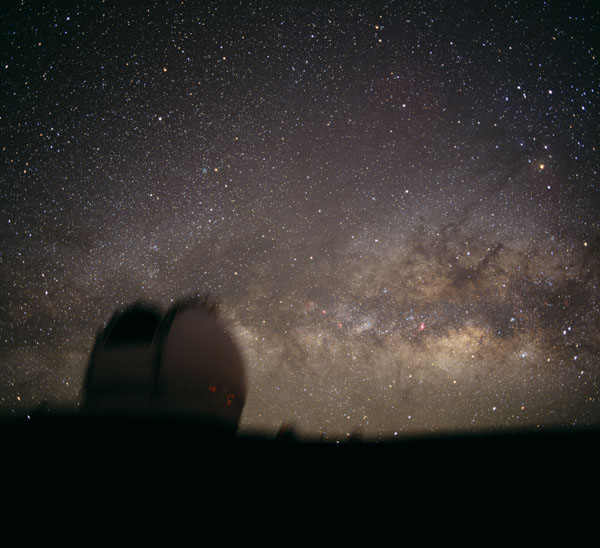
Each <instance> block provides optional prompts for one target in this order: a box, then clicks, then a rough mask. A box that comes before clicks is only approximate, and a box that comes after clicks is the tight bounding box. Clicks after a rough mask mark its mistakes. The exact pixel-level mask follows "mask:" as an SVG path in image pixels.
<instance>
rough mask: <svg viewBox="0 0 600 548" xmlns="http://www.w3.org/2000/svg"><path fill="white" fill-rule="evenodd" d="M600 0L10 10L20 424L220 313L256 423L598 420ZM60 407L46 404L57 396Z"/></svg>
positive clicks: (461, 428) (7, 119) (387, 429)
mask: <svg viewBox="0 0 600 548" xmlns="http://www.w3.org/2000/svg"><path fill="white" fill-rule="evenodd" d="M599 23H600V6H599V5H598V3H597V2H593V1H581V2H569V1H558V0H548V1H531V2H521V1H518V2H517V1H514V2H511V1H496V2H489V1H482V2H467V1H464V2H458V1H423V2H418V1H406V2H400V1H399V2H393V1H390V2H369V3H362V2H326V3H318V4H317V3H315V4H313V5H307V4H305V3H303V2H285V3H283V2H282V3H276V2H253V1H246V2H139V3H138V2H133V3H129V2H110V1H107V2H85V3H75V2H73V3H69V2H29V1H25V0H24V1H22V2H8V3H7V4H6V5H3V9H2V14H1V15H0V40H1V42H0V43H1V46H0V97H1V100H2V103H1V104H2V110H1V113H0V114H1V118H0V152H1V156H0V163H1V171H0V176H1V179H0V208H1V212H0V243H1V249H0V252H1V255H0V261H1V263H0V265H1V269H0V290H1V291H0V307H1V320H0V409H1V410H2V412H3V413H4V414H8V415H15V416H16V415H23V414H26V413H29V412H30V411H31V410H33V409H35V408H36V407H38V406H40V405H42V404H43V405H46V406H49V407H52V406H67V407H69V406H71V407H72V408H74V409H76V408H78V405H79V402H80V398H81V386H82V380H83V377H84V374H85V368H86V361H87V357H88V355H89V352H90V350H91V348H92V345H93V342H94V337H95V335H96V332H97V330H98V329H99V328H101V327H102V326H103V325H104V324H105V323H106V322H107V321H108V319H109V318H110V316H111V315H112V313H113V312H114V311H115V310H116V309H117V308H121V307H124V306H126V305H128V304H130V303H132V302H133V301H135V300H138V299H142V300H146V301H152V302H154V303H157V304H158V305H160V306H161V307H163V309H166V308H167V307H168V306H169V305H170V304H171V303H172V302H173V301H174V300H176V299H179V298H180V297H182V296H185V295H189V294H196V293H198V294H206V293H210V294H211V295H212V296H214V297H216V298H218V299H219V300H220V302H221V315H222V317H223V318H224V319H225V320H226V322H227V323H228V325H229V327H230V330H231V332H232V333H233V335H234V336H235V338H236V340H237V341H238V343H239V345H240V347H241V348H242V350H243V353H244V355H245V357H246V360H247V366H248V377H249V398H248V401H247V404H246V408H245V411H244V415H243V420H242V427H241V430H242V431H254V430H258V431H262V432H270V431H273V432H274V431H276V430H277V429H279V427H280V425H281V424H282V423H283V422H287V423H291V424H294V425H295V427H296V428H297V429H298V431H299V432H301V433H302V434H304V435H307V436H310V435H321V434H322V433H323V434H324V435H325V436H328V437H332V438H335V437H338V438H344V437H347V436H349V435H351V434H352V433H357V432H360V433H362V434H363V435H364V436H372V437H375V438H377V437H394V436H399V437H401V436H402V435H403V434H407V433H409V434H410V433H417V432H471V431H481V430H485V431H489V430H497V429H518V428H541V429H543V428H551V427H555V426H561V427H572V426H585V425H592V426H597V425H599V424H600V399H599V395H598V389H599V385H598V383H599V380H600V355H599V350H600V332H599V326H600V308H599V306H600V305H599V301H598V298H599V276H600V272H599V252H600V239H599V224H600V215H599V212H600V207H599V206H600V202H599V185H600V180H599V174H598V170H599V166H600V159H599V151H598V141H599V134H598V132H599V129H598V128H599V125H600V124H599V116H598V104H599V91H600V82H599V80H600V70H599V58H598V55H599V51H598V49H599V42H598V36H599V35H600V25H599ZM44 402H45V403H44Z"/></svg>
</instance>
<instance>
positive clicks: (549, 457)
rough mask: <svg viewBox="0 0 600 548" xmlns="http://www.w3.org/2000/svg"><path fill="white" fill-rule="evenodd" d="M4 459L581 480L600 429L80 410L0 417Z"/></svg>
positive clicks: (588, 471) (27, 464) (122, 470)
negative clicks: (366, 435) (329, 428)
mask: <svg viewBox="0 0 600 548" xmlns="http://www.w3.org/2000/svg"><path fill="white" fill-rule="evenodd" d="M0 435H1V440H0V441H1V444H2V445H1V446H2V458H4V459H9V460H10V461H11V462H12V466H13V470H14V471H15V472H18V471H29V472H30V473H31V472H34V471H35V470H40V469H42V468H44V467H48V471H49V472H51V471H52V470H63V471H64V470H67V471H72V472H74V471H79V472H82V473H83V474H84V477H87V478H88V479H92V478H93V477H99V476H100V475H102V474H109V475H110V474H114V475H119V474H124V475H127V474H133V475H135V474H136V473H138V472H140V471H142V470H146V469H148V468H150V469H153V470H154V473H155V474H156V475H160V474H170V473H177V474H182V473H184V474H187V475H188V477H189V478H190V479H194V478H195V479H199V478H200V479H201V478H205V479H206V480H207V481H209V480H210V479H211V478H213V474H214V473H217V472H218V473H220V474H222V473H224V474H225V475H226V476H227V477H234V476H239V477H244V476H245V475H248V476H252V475H254V474H255V473H259V472H260V474H263V475H264V477H265V479H267V478H275V477H279V478H281V477H295V476H300V475H303V474H308V473H311V472H314V473H316V474H324V475H327V474H328V473H331V474H332V475H336V474H339V473H344V472H343V470H345V469H349V470H350V471H351V477H354V478H361V477H362V478H368V477H375V476H385V475H386V474H388V475H389V476H390V477H392V476H393V477H403V478H404V480H405V481H406V482H413V481H415V478H416V477H417V476H419V475H421V476H422V475H425V476H427V477H433V476H437V475H440V474H441V475H442V476H443V475H445V474H452V475H457V476H459V477H460V476H461V477H463V479H465V480H477V478H486V479H491V478H494V477H498V478H500V477H508V478H510V477H516V476H519V477H523V478H529V479H535V478H536V477H537V478H538V479H541V480H543V477H544V476H545V475H548V476H549V477H552V479H553V480H556V479H559V478H561V477H564V478H570V479H571V480H572V481H574V482H576V481H583V479H584V478H590V477H595V476H597V475H598V471H599V470H600V458H599V457H600V451H599V449H598V448H599V446H600V443H599V442H600V429H598V428H578V429H575V428H570V429H559V428H557V429H536V430H519V431H495V432H479V433H468V434H467V433H465V434H446V435H443V434H437V435H433V434H432V435H420V436H406V437H394V438H391V439H381V440H370V439H360V438H351V439H349V440H348V441H343V442H336V441H326V440H316V439H302V438H298V437H296V436H295V435H294V433H293V432H291V431H290V432H288V433H287V434H285V435H283V434H282V435H277V436H272V435H263V434H261V433H254V434H236V433H235V432H232V431H231V430H230V429H228V428H227V427H226V426H224V425H222V424H219V423H216V422H208V421H200V420H194V419H190V418H185V417H147V416H146V417H143V416H84V415H81V414H76V413H70V412H65V413H57V414H53V415H45V414H40V415H38V416H35V415H30V416H22V417H11V416H3V417H0Z"/></svg>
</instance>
